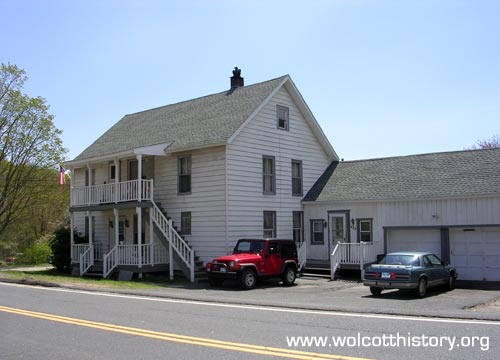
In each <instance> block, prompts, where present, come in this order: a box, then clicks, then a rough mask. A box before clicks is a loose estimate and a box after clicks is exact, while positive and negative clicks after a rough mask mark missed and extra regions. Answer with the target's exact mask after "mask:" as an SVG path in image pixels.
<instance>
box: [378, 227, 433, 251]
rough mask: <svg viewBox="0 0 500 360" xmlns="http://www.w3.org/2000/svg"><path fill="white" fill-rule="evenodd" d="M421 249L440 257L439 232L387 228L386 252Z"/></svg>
mask: <svg viewBox="0 0 500 360" xmlns="http://www.w3.org/2000/svg"><path fill="white" fill-rule="evenodd" d="M395 251H423V252H430V253H433V254H436V255H437V256H439V257H441V232H440V231H439V230H435V229H425V230H389V231H388V232H387V252H395Z"/></svg>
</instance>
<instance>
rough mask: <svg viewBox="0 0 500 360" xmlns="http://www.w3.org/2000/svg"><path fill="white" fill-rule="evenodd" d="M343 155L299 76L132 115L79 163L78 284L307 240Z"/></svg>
mask: <svg viewBox="0 0 500 360" xmlns="http://www.w3.org/2000/svg"><path fill="white" fill-rule="evenodd" d="M332 161H338V156H337V155H336V153H335V151H334V150H333V148H332V146H331V145H330V143H329V141H328V139H327V138H326V137H325V135H324V133H323V131H322V130H321V128H320V126H319V125H318V123H317V121H316V120H315V118H314V116H313V114H312V112H311V110H310V109H309V107H308V106H307V104H306V103H305V101H304V99H303V98H302V96H301V94H300V93H299V91H298V89H297V87H296V86H295V84H294V83H293V81H292V79H291V78H290V76H288V75H286V76H282V77H279V78H276V79H273V80H269V81H265V82H261V83H258V84H253V85H249V86H245V85H244V80H243V78H242V77H241V74H240V70H239V69H238V68H235V70H234V71H233V76H232V77H231V78H230V88H229V89H227V90H225V91H222V92H220V93H217V94H213V95H208V96H204V97H200V98H196V99H193V100H189V101H185V102H180V103H176V104H172V105H167V106H164V107H159V108H156V109H151V110H146V111H142V112H138V113H135V114H130V115H126V116H125V117H123V118H122V119H121V120H120V121H119V122H117V123H116V124H115V125H114V126H113V127H111V128H110V129H109V130H108V131H106V132H105V133H104V134H103V135H102V136H101V137H99V138H98V139H97V140H96V141H95V142H94V143H93V144H92V145H90V146H89V147H88V148H87V149H85V150H84V151H83V152H82V153H81V154H80V155H78V156H77V157H76V158H75V159H74V160H71V161H69V162H67V163H66V167H67V168H69V169H71V172H72V181H71V207H70V218H71V226H72V227H73V228H75V229H77V231H78V232H80V233H81V234H83V235H85V237H86V239H87V242H86V243H84V244H75V243H74V239H72V254H71V256H72V262H73V263H74V264H75V265H78V269H79V273H80V275H83V274H85V273H86V272H88V271H91V270H92V269H93V270H96V269H97V270H98V271H102V273H103V276H108V275H109V274H110V273H111V272H113V271H116V270H119V269H125V270H128V271H132V272H138V273H142V272H147V271H156V270H165V269H167V268H168V269H169V270H170V274H171V276H172V275H173V266H174V263H175V265H177V266H179V267H180V268H181V269H186V270H187V273H188V274H189V277H190V278H191V280H193V279H194V270H195V262H198V263H199V264H202V263H203V262H207V261H209V260H211V259H212V258H213V257H215V256H218V255H220V254H224V253H227V252H230V251H231V250H232V247H233V246H234V244H235V242H236V241H237V240H238V239H239V238H241V237H281V238H294V239H295V240H296V241H297V242H299V243H301V242H302V241H303V238H304V213H303V206H302V203H301V202H302V199H303V197H304V195H305V194H307V192H308V191H309V190H310V188H311V187H312V186H313V185H314V183H315V182H316V180H317V179H318V178H319V177H320V176H321V175H322V174H323V172H324V171H325V169H327V168H328V166H329V165H330V164H331V163H332Z"/></svg>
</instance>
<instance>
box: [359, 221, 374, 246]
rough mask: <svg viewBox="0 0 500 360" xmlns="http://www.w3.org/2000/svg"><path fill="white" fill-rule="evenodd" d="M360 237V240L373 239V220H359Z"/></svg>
mask: <svg viewBox="0 0 500 360" xmlns="http://www.w3.org/2000/svg"><path fill="white" fill-rule="evenodd" d="M358 229H359V230H358V239H359V241H360V242H368V241H373V232H372V220H371V219H359V220H358Z"/></svg>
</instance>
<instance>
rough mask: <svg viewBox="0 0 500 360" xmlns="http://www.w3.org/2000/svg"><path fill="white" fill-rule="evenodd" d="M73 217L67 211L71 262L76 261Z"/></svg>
mask: <svg viewBox="0 0 500 360" xmlns="http://www.w3.org/2000/svg"><path fill="white" fill-rule="evenodd" d="M71 186H73V184H71ZM73 217H74V215H73V213H72V212H70V213H69V239H70V244H71V250H70V251H71V255H70V256H71V263H74V262H76V261H74V259H73V256H74V254H73V245H75V235H74V234H73Z"/></svg>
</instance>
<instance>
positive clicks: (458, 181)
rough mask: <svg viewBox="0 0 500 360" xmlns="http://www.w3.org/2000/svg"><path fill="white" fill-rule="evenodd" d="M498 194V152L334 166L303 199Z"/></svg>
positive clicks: (499, 158) (415, 197)
mask: <svg viewBox="0 0 500 360" xmlns="http://www.w3.org/2000/svg"><path fill="white" fill-rule="evenodd" d="M491 194H499V195H500V149H483V150H467V151H455V152H444V153H432V154H422V155H411V156H400V157H391V158H381V159H370V160H359V161H345V162H333V163H332V164H331V165H330V166H329V167H328V169H327V170H326V171H325V173H324V174H323V175H322V176H321V178H320V179H318V181H317V182H316V183H315V184H314V186H313V187H312V188H311V190H310V191H309V192H308V194H307V195H306V196H305V198H304V201H356V200H399V199H401V200H402V199H429V198H440V197H464V196H478V195H491Z"/></svg>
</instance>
